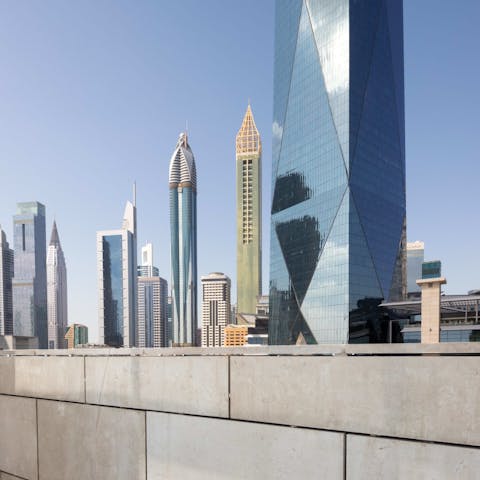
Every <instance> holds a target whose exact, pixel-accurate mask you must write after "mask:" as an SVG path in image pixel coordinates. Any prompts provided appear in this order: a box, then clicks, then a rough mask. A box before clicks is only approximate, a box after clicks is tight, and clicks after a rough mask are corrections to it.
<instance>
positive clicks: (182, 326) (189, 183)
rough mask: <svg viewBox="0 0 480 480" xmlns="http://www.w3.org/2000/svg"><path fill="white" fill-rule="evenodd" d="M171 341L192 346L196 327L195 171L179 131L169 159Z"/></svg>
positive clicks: (192, 157)
mask: <svg viewBox="0 0 480 480" xmlns="http://www.w3.org/2000/svg"><path fill="white" fill-rule="evenodd" d="M169 187H170V232H171V262H172V287H171V288H172V316H173V344H174V345H177V346H182V345H183V346H192V345H194V344H195V332H196V330H197V173H196V167H195V158H194V156H193V152H192V150H191V148H190V145H189V144H188V139H187V134H186V133H182V134H180V137H179V139H178V142H177V146H176V147H175V150H174V152H173V155H172V158H171V160H170V172H169Z"/></svg>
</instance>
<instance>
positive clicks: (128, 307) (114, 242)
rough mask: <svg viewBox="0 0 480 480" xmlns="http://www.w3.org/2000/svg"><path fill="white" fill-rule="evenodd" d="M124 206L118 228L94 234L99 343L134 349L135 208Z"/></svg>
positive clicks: (135, 299)
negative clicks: (95, 236)
mask: <svg viewBox="0 0 480 480" xmlns="http://www.w3.org/2000/svg"><path fill="white" fill-rule="evenodd" d="M135 197H136V194H135V190H134V201H133V203H131V202H127V204H126V206H125V213H124V215H123V223H122V228H121V229H118V230H103V231H100V232H97V271H98V294H99V299H98V300H99V301H98V324H99V334H100V342H101V343H103V344H105V345H110V346H112V347H134V346H135V341H136V337H137V208H136V200H135Z"/></svg>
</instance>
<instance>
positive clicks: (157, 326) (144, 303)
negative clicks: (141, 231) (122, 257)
mask: <svg viewBox="0 0 480 480" xmlns="http://www.w3.org/2000/svg"><path fill="white" fill-rule="evenodd" d="M137 271H138V297H137V308H138V312H137V343H136V345H137V347H147V348H150V347H168V336H167V323H168V321H167V297H168V283H167V281H166V280H165V279H163V278H161V277H160V276H159V275H158V268H157V267H154V266H153V246H152V244H151V243H147V244H146V245H145V246H144V247H143V248H142V265H139V266H138V270H137Z"/></svg>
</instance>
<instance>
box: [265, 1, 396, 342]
mask: <svg viewBox="0 0 480 480" xmlns="http://www.w3.org/2000/svg"><path fill="white" fill-rule="evenodd" d="M402 10H403V6H402V2H401V1H400V0H368V1H367V0H361V1H359V0H303V1H302V0H278V1H277V3H276V15H275V67H274V68H275V74H274V119H273V176H272V192H273V197H272V212H271V213H272V216H271V221H272V224H271V247H270V248H271V253H270V315H271V320H270V327H269V328H270V330H269V341H270V343H272V344H292V343H297V342H299V343H305V342H306V343H348V342H381V341H385V340H386V332H387V328H385V325H383V322H382V320H381V313H380V312H379V310H378V308H377V306H378V304H379V303H380V302H381V301H382V300H383V299H386V300H387V299H388V300H392V299H399V298H401V297H402V296H403V295H404V293H405V287H404V276H405V154H404V150H405V148H404V98H403V90H404V87H403V19H402V18H403V11H402Z"/></svg>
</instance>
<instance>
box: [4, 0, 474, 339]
mask: <svg viewBox="0 0 480 480" xmlns="http://www.w3.org/2000/svg"><path fill="white" fill-rule="evenodd" d="M273 9H274V2H273V1H272V0H261V1H259V0H244V1H242V2H234V1H228V0H227V1H225V0H223V1H222V0H205V1H203V2H199V1H198V0H184V1H182V2H168V1H163V2H160V1H138V2H131V1H119V0H116V1H113V0H111V1H109V0H104V1H102V2H98V1H80V2H65V1H62V0H58V1H54V0H47V1H38V0H31V1H29V2H18V1H15V0H2V1H0V72H1V75H0V167H1V169H0V172H1V176H0V224H1V225H2V226H3V228H4V229H5V230H6V232H7V235H8V237H9V240H10V241H11V240H12V237H11V234H12V214H13V213H14V211H15V204H16V202H17V201H29V200H38V201H41V202H42V203H44V204H45V205H46V207H47V238H48V237H49V236H50V229H51V224H52V222H53V218H54V216H55V218H56V220H57V224H58V230H59V235H60V239H61V242H62V245H63V248H64V251H65V255H66V260H67V267H68V282H69V321H70V322H80V323H85V324H87V325H88V326H89V327H90V336H91V339H92V340H95V339H96V338H97V334H98V332H97V290H96V283H97V277H96V251H95V248H96V247H95V232H96V231H97V230H101V229H109V228H117V227H119V226H120V224H121V219H122V214H123V209H124V204H125V201H126V200H128V199H130V197H131V190H132V183H133V181H134V180H136V181H137V189H138V194H137V205H138V226H139V243H140V245H141V244H143V243H144V242H145V241H152V242H153V244H154V248H155V257H156V260H155V263H156V264H157V265H158V267H159V268H160V272H161V275H162V276H164V277H165V278H167V279H169V277H170V267H169V248H170V247H169V235H170V233H169V220H168V213H169V211H168V164H169V160H170V155H171V153H172V151H173V148H174V147H175V143H176V140H177V137H178V134H179V133H180V131H182V130H183V129H184V128H185V123H186V122H187V121H188V127H189V134H190V143H191V147H192V149H193V151H194V154H195V157H196V162H197V171H198V178H199V192H198V222H199V232H198V249H199V255H198V257H199V265H198V268H199V274H200V275H203V274H206V273H209V272H211V271H223V272H225V273H226V274H227V275H229V276H231V278H232V281H233V282H234V281H235V155H234V140H235V135H236V132H237V130H238V128H239V127H240V124H241V121H242V118H243V114H244V112H245V109H246V105H247V101H248V99H249V98H250V99H251V103H252V108H253V112H254V115H255V119H256V122H257V126H258V128H259V130H260V133H261V135H262V137H263V185H264V190H263V191H264V205H263V211H264V243H263V245H264V262H263V264H264V290H265V291H266V289H267V282H268V253H269V250H268V247H269V245H268V244H269V221H268V220H269V215H268V210H269V202H270V180H271V179H270V174H271V122H272V79H273ZM478 18H480V4H479V3H478V2H477V1H475V0H462V1H461V2H438V1H434V0H422V1H420V2H419V1H417V0H405V80H406V82H405V83H406V144H407V209H408V211H407V215H408V217H407V221H408V225H407V228H408V238H409V240H417V239H418V240H424V241H425V242H426V257H427V259H437V258H438V259H441V260H442V262H443V270H444V273H445V275H446V277H447V280H448V285H447V286H446V291H447V292H449V293H463V292H465V291H467V290H468V289H471V288H480V278H479V273H478V272H480V256H479V255H478V250H479V249H478V237H479V233H480V232H479V230H480V229H479V227H478V224H477V222H476V219H477V215H478V214H477V211H478V193H477V192H478V181H479V178H480V161H479V154H478V152H479V151H480V148H479V138H480V121H479V118H480V117H479V115H478V111H479V107H480V93H479V87H478V79H479V78H480V60H479V58H480V57H479V55H478V51H477V50H478V45H479V35H478V30H477V26H478V25H477V23H478ZM233 291H235V289H234V288H233Z"/></svg>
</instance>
